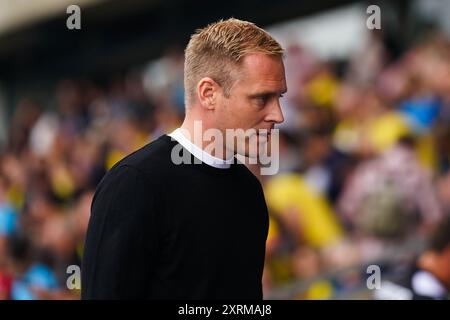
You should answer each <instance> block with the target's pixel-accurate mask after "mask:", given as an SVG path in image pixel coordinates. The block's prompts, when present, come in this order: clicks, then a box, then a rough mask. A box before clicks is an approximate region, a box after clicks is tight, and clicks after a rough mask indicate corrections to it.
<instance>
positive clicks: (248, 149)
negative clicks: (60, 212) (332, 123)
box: [82, 19, 287, 299]
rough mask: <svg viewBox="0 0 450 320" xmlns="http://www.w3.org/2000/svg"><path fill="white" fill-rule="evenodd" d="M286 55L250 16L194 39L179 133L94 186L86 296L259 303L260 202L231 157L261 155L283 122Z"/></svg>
mask: <svg viewBox="0 0 450 320" xmlns="http://www.w3.org/2000/svg"><path fill="white" fill-rule="evenodd" d="M282 55H283V49H282V48H281V46H280V45H279V44H278V43H277V41H276V40H275V39H273V38H272V37H271V36H270V35H269V34H268V33H267V32H266V31H264V30H263V29H261V28H259V27H257V26H256V25H254V24H253V23H250V22H246V21H241V20H237V19H228V20H225V21H219V22H216V23H213V24H210V25H208V26H207V27H205V28H203V29H200V30H197V32H196V33H195V34H194V35H192V37H191V39H190V41H189V44H188V45H187V47H186V51H185V70H184V83H185V104H186V117H185V119H184V122H183V124H182V126H181V127H180V128H178V129H176V130H175V131H174V132H172V133H171V134H169V135H163V136H161V137H160V138H158V139H157V140H155V141H153V142H151V143H149V144H147V145H146V146H144V147H143V148H142V149H140V150H138V151H136V152H134V153H132V154H131V155H129V156H127V157H126V158H124V159H123V160H121V161H120V162H119V163H117V164H116V165H115V166H114V167H113V168H112V169H111V170H110V171H109V172H108V173H107V175H106V176H105V177H104V178H103V180H102V182H101V183H100V185H99V186H98V187H97V190H96V194H95V196H94V200H93V203H92V210H91V218H90V222H89V228H88V232H87V236H86V243H85V250H84V258H83V264H82V298H83V299H105V298H107V299H130V298H149V299H261V298H262V284H261V279H262V272H263V266H264V255H265V242H266V237H267V231H268V214H267V207H266V203H265V199H264V194H263V191H262V188H261V184H260V183H259V181H258V179H257V178H256V177H255V176H254V175H253V174H252V173H251V172H250V171H249V170H248V169H247V167H246V166H245V165H243V164H242V163H241V162H239V161H237V160H236V159H235V158H234V156H235V155H241V156H243V157H258V150H259V149H260V147H261V146H263V145H264V144H267V143H268V142H269V141H270V140H271V134H270V133H271V132H272V129H273V128H274V125H275V124H277V123H281V122H282V121H283V115H282V112H281V108H280V104H279V98H280V96H281V95H282V94H283V93H284V92H286V90H287V88H286V81H285V73H284V65H283V61H282ZM229 131H232V132H233V133H234V134H233V135H232V139H223V135H226V133H227V132H229ZM221 135H222V136H221ZM199 136H200V138H199V139H197V138H198V137H199ZM205 136H209V137H210V138H209V139H208V138H206V139H205ZM196 137H197V138H196ZM211 137H214V139H211ZM211 140H213V141H212V142H211ZM208 141H209V143H208ZM252 141H253V142H255V141H256V143H257V147H256V148H252V143H251V142H252Z"/></svg>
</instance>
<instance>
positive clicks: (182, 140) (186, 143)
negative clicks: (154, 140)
mask: <svg viewBox="0 0 450 320" xmlns="http://www.w3.org/2000/svg"><path fill="white" fill-rule="evenodd" d="M168 136H169V137H171V138H172V139H174V140H176V141H177V142H178V143H179V144H181V145H182V146H183V147H184V148H185V149H186V150H188V151H189V152H190V153H192V155H193V156H194V157H196V158H197V159H199V160H201V161H202V162H204V163H206V164H207V165H209V166H211V167H214V168H219V169H228V168H229V167H230V166H231V164H232V163H233V161H234V158H233V157H232V158H230V159H227V160H224V159H220V158H217V157H214V156H213V155H211V154H209V153H208V152H206V151H204V150H203V149H201V148H200V147H199V146H197V145H195V144H194V143H192V141H191V140H189V139H188V138H187V137H186V136H185V135H184V134H183V130H181V128H178V129H175V130H174V131H173V132H172V133H170V134H168Z"/></svg>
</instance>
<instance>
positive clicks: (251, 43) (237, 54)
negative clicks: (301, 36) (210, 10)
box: [184, 18, 284, 107]
mask: <svg viewBox="0 0 450 320" xmlns="http://www.w3.org/2000/svg"><path fill="white" fill-rule="evenodd" d="M258 52H261V53H264V54H267V55H272V56H279V57H282V55H283V53H284V50H283V48H282V47H281V45H280V44H279V43H278V42H277V41H276V40H275V39H274V38H273V37H272V36H271V35H270V34H268V33H267V32H266V31H264V30H263V29H261V28H259V27H257V26H256V25H255V24H253V23H251V22H248V21H242V20H238V19H234V18H231V19H228V20H225V21H223V20H220V21H218V22H215V23H212V24H210V25H208V26H207V27H205V28H203V29H198V30H197V31H196V32H195V33H194V34H193V35H192V36H191V39H190V41H189V43H188V45H187V47H186V50H185V60H184V88H185V104H186V107H189V105H190V104H191V103H192V102H193V101H194V99H195V97H196V86H197V83H198V82H199V81H200V79H202V78H203V77H210V78H212V79H213V80H214V81H216V82H217V83H218V84H219V85H220V86H221V87H222V88H223V90H224V94H225V96H227V95H229V92H230V90H231V87H232V86H233V84H234V81H235V80H236V79H235V78H236V77H235V73H236V71H237V66H238V65H239V63H240V61H241V59H242V58H243V57H244V56H246V55H248V54H251V53H258Z"/></svg>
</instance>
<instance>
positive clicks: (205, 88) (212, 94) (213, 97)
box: [197, 77, 221, 110]
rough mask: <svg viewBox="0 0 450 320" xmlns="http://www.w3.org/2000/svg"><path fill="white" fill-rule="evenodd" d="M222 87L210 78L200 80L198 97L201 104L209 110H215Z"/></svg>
mask: <svg viewBox="0 0 450 320" xmlns="http://www.w3.org/2000/svg"><path fill="white" fill-rule="evenodd" d="M220 90H221V88H220V86H219V84H218V83H217V82H215V81H214V80H213V79H211V78H209V77H205V78H202V79H200V81H199V82H198V83H197V97H198V101H199V102H200V104H201V105H202V106H203V107H205V108H207V109H208V110H213V109H214V108H215V106H216V102H217V96H218V95H219V93H220Z"/></svg>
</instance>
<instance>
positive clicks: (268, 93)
mask: <svg viewBox="0 0 450 320" xmlns="http://www.w3.org/2000/svg"><path fill="white" fill-rule="evenodd" d="M286 92H287V90H286V89H285V90H283V91H281V92H279V91H261V92H256V93H252V94H250V97H251V98H258V97H272V96H278V95H279V94H284V93H286Z"/></svg>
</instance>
